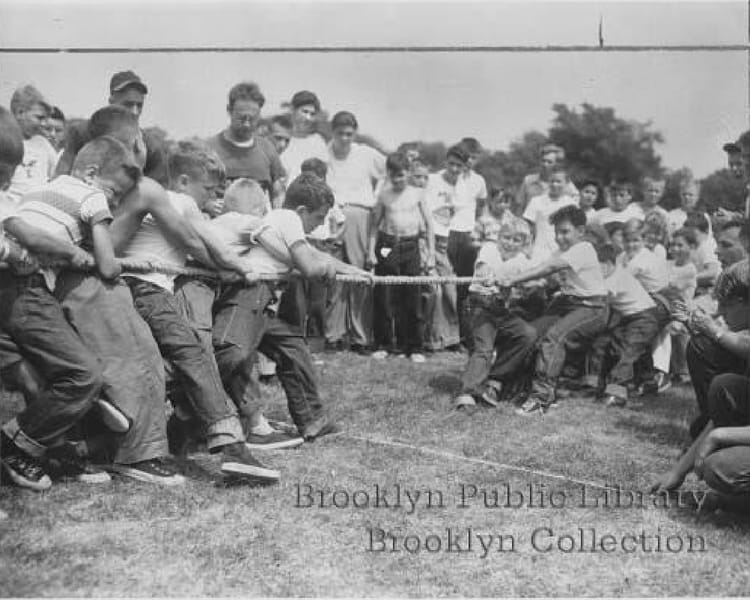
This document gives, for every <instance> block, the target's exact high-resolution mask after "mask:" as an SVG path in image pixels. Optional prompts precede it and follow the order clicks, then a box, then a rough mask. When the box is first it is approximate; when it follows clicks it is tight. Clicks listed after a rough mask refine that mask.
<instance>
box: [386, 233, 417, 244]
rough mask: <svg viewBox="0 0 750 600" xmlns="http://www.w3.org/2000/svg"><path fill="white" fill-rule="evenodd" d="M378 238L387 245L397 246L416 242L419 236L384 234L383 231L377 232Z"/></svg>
mask: <svg viewBox="0 0 750 600" xmlns="http://www.w3.org/2000/svg"><path fill="white" fill-rule="evenodd" d="M378 237H379V238H380V239H381V240H382V241H383V242H385V243H387V244H398V243H402V242H412V243H413V242H418V241H419V234H415V235H393V234H391V233H385V232H384V231H378Z"/></svg>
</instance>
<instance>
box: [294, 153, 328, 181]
mask: <svg viewBox="0 0 750 600" xmlns="http://www.w3.org/2000/svg"><path fill="white" fill-rule="evenodd" d="M299 170H300V173H314V174H315V175H317V176H318V177H320V178H321V179H322V180H323V181H325V180H326V176H327V175H328V165H327V164H326V163H325V162H323V161H322V160H320V159H319V158H315V157H312V158H306V159H305V160H303V161H302V164H301V165H300V167H299Z"/></svg>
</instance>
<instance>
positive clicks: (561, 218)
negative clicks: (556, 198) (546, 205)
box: [549, 205, 586, 227]
mask: <svg viewBox="0 0 750 600" xmlns="http://www.w3.org/2000/svg"><path fill="white" fill-rule="evenodd" d="M565 221H567V222H568V223H570V224H571V225H572V226H573V227H585V226H586V213H585V212H583V211H582V210H581V209H580V208H578V207H577V206H572V205H569V206H563V207H562V208H561V209H560V210H558V211H555V212H554V213H552V215H550V218H549V222H550V223H552V224H553V225H560V224H561V223H564V222H565Z"/></svg>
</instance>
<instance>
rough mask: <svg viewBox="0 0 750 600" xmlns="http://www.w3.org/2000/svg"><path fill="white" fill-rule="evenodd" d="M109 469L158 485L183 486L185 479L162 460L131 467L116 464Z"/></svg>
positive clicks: (130, 465) (158, 459)
mask: <svg viewBox="0 0 750 600" xmlns="http://www.w3.org/2000/svg"><path fill="white" fill-rule="evenodd" d="M107 469H108V470H110V471H113V472H115V473H118V474H120V475H122V476H123V477H130V478H131V479H136V480H138V481H143V482H145V483H156V484H158V485H168V486H173V485H183V484H184V483H185V478H184V477H183V476H182V475H180V474H179V473H177V470H176V469H175V468H174V467H173V466H172V465H170V464H168V463H167V462H166V461H164V460H163V459H161V458H152V459H150V460H142V461H141V462H137V463H132V464H129V465H125V464H121V463H114V464H111V465H108V466H107Z"/></svg>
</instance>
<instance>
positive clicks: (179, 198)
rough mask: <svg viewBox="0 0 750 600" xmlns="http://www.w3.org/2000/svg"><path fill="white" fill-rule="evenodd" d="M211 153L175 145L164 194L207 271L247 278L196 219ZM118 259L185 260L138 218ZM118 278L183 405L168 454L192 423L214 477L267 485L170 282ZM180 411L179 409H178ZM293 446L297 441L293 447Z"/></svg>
mask: <svg viewBox="0 0 750 600" xmlns="http://www.w3.org/2000/svg"><path fill="white" fill-rule="evenodd" d="M216 161H218V157H216V156H215V154H209V153H208V152H207V151H205V150H203V149H202V148H200V147H198V146H196V145H195V144H193V143H191V142H181V143H179V144H178V145H177V147H176V148H174V149H173V150H172V152H171V153H170V156H169V176H170V185H169V187H170V190H169V191H168V192H167V198H168V200H169V202H170V203H171V204H172V206H173V207H174V208H175V210H177V212H178V213H179V214H180V215H181V216H182V217H183V218H184V219H186V220H187V221H188V222H189V224H190V226H191V227H193V228H195V229H196V230H197V231H198V234H199V236H200V237H201V239H202V241H203V242H204V244H205V245H206V249H207V252H208V254H209V255H210V256H211V257H212V258H213V257H217V260H216V262H214V261H213V260H212V261H211V262H210V263H208V266H216V265H217V264H218V265H221V266H229V267H231V268H232V269H233V270H234V271H235V272H238V273H241V274H243V275H244V273H245V272H246V271H247V269H246V268H245V266H244V265H243V264H242V261H241V259H240V257H239V256H237V255H235V254H234V253H233V252H232V251H231V250H230V249H229V248H227V247H226V246H225V245H223V244H222V243H221V242H219V241H218V240H217V239H216V238H215V236H213V235H212V233H209V230H208V228H207V227H206V226H205V221H204V219H203V217H202V215H201V206H202V205H203V204H204V203H205V202H207V201H209V200H212V199H213V198H214V196H215V193H216V187H217V185H218V181H217V179H216V177H213V176H212V171H214V172H215V171H216V168H215V167H213V168H212V166H211V165H212V162H216ZM122 256H123V257H124V258H127V259H130V260H135V261H143V260H146V261H148V260H159V261H161V262H164V263H167V264H172V265H175V266H184V265H185V262H186V259H187V254H186V250H185V248H184V247H181V246H180V245H179V244H175V243H174V242H172V241H171V240H169V239H168V238H167V237H166V235H165V233H164V232H163V231H162V230H161V228H160V227H159V225H158V223H156V222H155V220H154V219H152V218H148V217H147V218H145V219H144V220H143V222H142V223H141V226H140V228H139V229H138V231H136V233H135V235H134V236H133V237H132V238H131V239H130V241H129V242H128V244H127V245H126V246H125V247H124V248H123V251H122ZM123 279H125V281H126V282H127V284H128V286H129V287H130V291H131V294H132V295H133V302H134V304H135V307H136V310H137V311H138V313H139V314H140V315H141V317H142V318H143V319H144V320H145V321H146V323H148V325H149V327H150V328H151V332H152V334H153V335H154V338H155V339H156V341H157V343H158V344H159V349H160V350H161V353H162V355H163V356H164V358H166V359H167V360H168V361H169V363H170V364H171V366H172V367H173V368H174V370H175V376H176V379H177V382H178V385H179V388H180V390H181V391H182V392H183V393H184V399H185V400H186V402H185V403H180V404H179V408H180V410H177V411H175V415H174V416H173V420H172V421H171V422H170V434H172V438H173V439H172V443H173V449H174V450H180V449H181V444H179V438H180V433H181V432H183V431H184V430H185V428H184V427H183V425H185V421H187V420H188V419H181V418H180V417H181V416H183V417H184V416H187V415H189V416H193V417H196V418H197V420H198V421H199V422H200V423H201V425H202V426H203V427H204V428H205V434H206V440H207V445H208V449H209V451H210V452H212V453H218V452H221V454H222V463H221V471H222V472H223V473H225V474H227V475H237V476H247V477H252V478H256V479H259V480H264V481H269V482H273V481H276V480H278V478H279V473H278V472H277V471H275V470H273V469H268V468H266V467H264V466H263V465H261V464H260V463H259V462H258V461H257V460H255V458H254V457H253V456H252V454H251V453H250V450H249V449H248V448H247V446H246V445H245V443H244V442H245V435H244V432H243V429H242V424H241V423H240V420H239V418H238V416H237V409H236V407H235V406H234V404H233V403H232V401H231V400H230V399H229V397H228V396H227V394H226V392H225V391H224V388H223V386H222V381H221V376H220V375H219V371H218V368H217V366H216V362H215V360H214V357H213V354H212V353H211V352H210V351H208V349H207V348H205V347H204V346H203V345H202V344H201V342H200V338H199V336H198V333H197V332H196V331H195V329H194V328H193V327H192V326H191V324H190V322H189V320H188V319H187V318H186V317H185V316H184V315H183V314H182V313H181V311H180V308H179V305H178V303H177V300H176V298H175V295H174V279H175V277H174V276H169V275H165V274H161V273H140V274H136V273H125V274H124V275H123ZM185 404H187V406H185ZM299 443H301V440H300V441H299Z"/></svg>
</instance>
